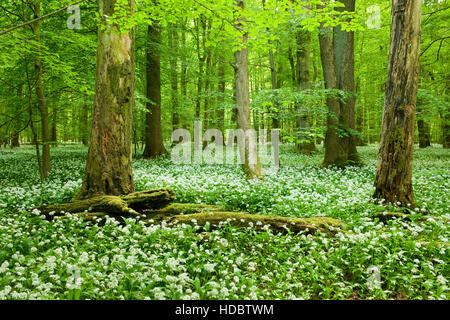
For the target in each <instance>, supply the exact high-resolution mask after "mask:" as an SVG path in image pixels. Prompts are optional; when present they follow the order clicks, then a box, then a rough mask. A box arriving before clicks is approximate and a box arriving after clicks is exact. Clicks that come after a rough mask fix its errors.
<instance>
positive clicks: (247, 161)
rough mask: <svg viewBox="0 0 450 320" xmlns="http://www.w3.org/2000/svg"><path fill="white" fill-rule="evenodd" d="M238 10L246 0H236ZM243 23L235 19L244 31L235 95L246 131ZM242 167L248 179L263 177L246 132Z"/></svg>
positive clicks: (237, 60)
mask: <svg viewBox="0 0 450 320" xmlns="http://www.w3.org/2000/svg"><path fill="white" fill-rule="evenodd" d="M235 4H236V7H237V8H236V11H237V12H242V11H243V10H244V9H245V0H235ZM242 23H245V18H244V17H239V18H237V20H235V28H236V29H237V30H239V31H240V32H241V33H242V36H241V37H240V40H241V48H240V49H239V50H237V51H235V53H234V57H235V68H234V69H235V96H236V110H237V124H238V128H239V129H242V130H243V131H244V132H247V131H248V130H252V126H251V123H250V98H249V86H248V47H247V41H248V33H247V32H246V31H245V30H243V26H242ZM242 162H243V163H242V169H243V171H244V174H245V176H246V177H247V178H248V179H259V178H262V177H263V174H262V169H261V163H260V162H259V158H258V153H257V151H256V144H255V148H254V149H253V148H251V143H250V137H249V135H247V134H245V146H244V161H242Z"/></svg>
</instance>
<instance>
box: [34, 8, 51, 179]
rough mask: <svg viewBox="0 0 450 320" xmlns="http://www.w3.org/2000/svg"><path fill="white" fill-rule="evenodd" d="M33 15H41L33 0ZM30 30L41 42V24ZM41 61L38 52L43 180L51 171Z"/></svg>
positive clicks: (37, 88) (35, 71)
mask: <svg viewBox="0 0 450 320" xmlns="http://www.w3.org/2000/svg"><path fill="white" fill-rule="evenodd" d="M34 14H35V16H36V18H38V17H40V15H41V1H40V0H35V2H34ZM32 29H33V32H34V35H35V40H36V42H37V43H40V42H41V23H40V21H39V20H38V21H36V22H34V23H33V24H32ZM42 73H43V69H42V60H41V55H40V50H39V49H38V52H37V54H36V59H35V62H34V76H35V81H36V85H35V87H36V95H37V98H38V108H39V112H40V115H41V135H42V172H43V175H44V179H46V178H47V177H48V174H49V173H50V170H51V165H50V141H51V139H50V126H49V114H48V105H47V99H46V98H45V94H44V86H43V84H42Z"/></svg>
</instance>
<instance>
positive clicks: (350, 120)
mask: <svg viewBox="0 0 450 320" xmlns="http://www.w3.org/2000/svg"><path fill="white" fill-rule="evenodd" d="M341 2H342V3H343V4H344V5H345V7H340V8H338V11H344V10H345V11H348V12H354V11H355V0H341ZM354 39H355V36H354V32H353V31H349V32H347V31H343V30H342V29H341V27H340V26H337V27H335V28H334V37H333V48H334V59H335V66H336V77H337V82H338V89H340V90H344V91H346V92H348V93H349V94H350V96H349V97H348V98H347V99H345V100H344V101H342V100H340V102H339V103H340V106H341V113H342V126H343V128H344V130H345V134H346V137H345V138H344V140H346V141H345V144H346V147H347V150H346V152H347V161H349V162H352V163H358V162H360V161H361V159H360V157H359V155H358V152H357V150H356V137H355V134H354V130H355V95H354V92H355V40H354Z"/></svg>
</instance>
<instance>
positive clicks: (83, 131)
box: [80, 105, 89, 146]
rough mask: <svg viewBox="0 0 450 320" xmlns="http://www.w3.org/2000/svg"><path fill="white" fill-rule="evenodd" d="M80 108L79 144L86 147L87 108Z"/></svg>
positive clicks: (87, 135)
mask: <svg viewBox="0 0 450 320" xmlns="http://www.w3.org/2000/svg"><path fill="white" fill-rule="evenodd" d="M81 108H82V110H81V119H80V120H81V121H80V137H81V143H83V145H84V146H87V145H88V144H89V124H88V122H89V106H88V105H84V106H82V107H81Z"/></svg>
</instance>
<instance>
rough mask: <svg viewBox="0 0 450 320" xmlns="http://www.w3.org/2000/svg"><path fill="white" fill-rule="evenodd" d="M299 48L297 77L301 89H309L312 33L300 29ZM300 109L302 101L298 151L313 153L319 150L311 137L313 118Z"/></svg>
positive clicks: (297, 37)
mask: <svg viewBox="0 0 450 320" xmlns="http://www.w3.org/2000/svg"><path fill="white" fill-rule="evenodd" d="M296 42H297V50H296V60H297V65H296V77H295V78H296V79H297V87H298V89H299V90H307V89H310V88H311V71H310V63H311V34H310V33H309V32H308V31H304V30H301V31H298V32H297V34H296ZM302 109H303V110H300V103H299V105H298V106H297V112H299V113H301V114H300V115H298V116H297V121H296V124H297V130H299V135H298V139H299V140H301V141H300V142H297V143H296V151H297V152H299V153H303V154H306V155H311V154H313V153H315V152H316V151H317V149H316V145H315V143H314V138H312V137H310V135H309V131H310V127H311V126H310V123H311V119H310V116H309V115H308V112H309V111H306V110H307V107H306V106H304V107H303V108H302Z"/></svg>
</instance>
